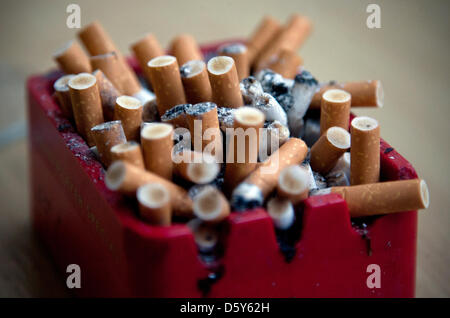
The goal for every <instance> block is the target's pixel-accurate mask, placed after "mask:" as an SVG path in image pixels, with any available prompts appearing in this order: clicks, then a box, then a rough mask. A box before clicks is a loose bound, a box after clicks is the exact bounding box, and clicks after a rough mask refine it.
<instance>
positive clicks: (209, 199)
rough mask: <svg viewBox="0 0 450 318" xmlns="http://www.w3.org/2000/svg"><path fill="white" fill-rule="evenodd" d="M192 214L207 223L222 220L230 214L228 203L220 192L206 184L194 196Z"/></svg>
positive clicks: (215, 222)
mask: <svg viewBox="0 0 450 318" xmlns="http://www.w3.org/2000/svg"><path fill="white" fill-rule="evenodd" d="M193 208H194V215H195V216H197V217H198V218H199V219H200V220H202V221H203V222H205V223H208V224H217V223H219V222H222V221H223V220H224V219H225V218H227V217H228V216H229V215H230V204H229V203H228V200H227V199H226V198H225V196H224V195H223V193H222V192H220V191H219V190H217V189H216V188H215V187H213V186H206V187H205V188H203V189H202V190H200V192H199V193H198V194H197V195H196V196H195V197H194V205H193Z"/></svg>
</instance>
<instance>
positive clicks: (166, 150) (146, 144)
mask: <svg viewBox="0 0 450 318" xmlns="http://www.w3.org/2000/svg"><path fill="white" fill-rule="evenodd" d="M141 144H142V150H143V153H144V162H145V168H146V169H147V170H148V171H150V172H153V173H155V174H157V175H159V176H161V177H163V178H166V179H167V180H172V171H173V161H172V148H173V126H172V125H169V124H165V123H149V124H146V125H145V126H144V128H143V129H142V131H141Z"/></svg>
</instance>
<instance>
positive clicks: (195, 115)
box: [186, 102, 223, 159]
mask: <svg viewBox="0 0 450 318" xmlns="http://www.w3.org/2000/svg"><path fill="white" fill-rule="evenodd" d="M186 120H187V124H188V127H189V130H190V132H191V140H192V145H193V146H194V150H196V151H202V152H208V153H209V154H211V155H213V156H216V157H217V158H219V159H221V158H222V155H223V153H222V152H223V150H222V135H221V132H220V126H219V118H218V115H217V105H216V104H214V103H211V102H206V103H198V104H195V105H191V106H190V107H188V108H186ZM196 121H201V122H200V123H201V127H198V128H197V129H195V126H196ZM200 123H198V122H197V125H199V124H200ZM208 133H209V134H211V136H210V138H207V136H206V135H207V134H208ZM208 137H209V136H208ZM210 144H211V145H213V146H214V147H213V149H211V151H209V150H210V149H209V147H208V145H210ZM207 147H208V149H207Z"/></svg>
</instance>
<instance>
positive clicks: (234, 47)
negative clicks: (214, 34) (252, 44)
mask: <svg viewBox="0 0 450 318" xmlns="http://www.w3.org/2000/svg"><path fill="white" fill-rule="evenodd" d="M246 50H247V47H246V46H245V45H244V44H241V43H230V44H226V45H224V46H222V47H220V48H219V50H218V51H219V52H220V53H222V54H239V53H242V52H245V51H246Z"/></svg>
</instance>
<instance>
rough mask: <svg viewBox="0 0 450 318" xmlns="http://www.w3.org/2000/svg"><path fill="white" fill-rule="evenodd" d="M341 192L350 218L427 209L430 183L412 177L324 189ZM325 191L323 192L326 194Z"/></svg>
mask: <svg viewBox="0 0 450 318" xmlns="http://www.w3.org/2000/svg"><path fill="white" fill-rule="evenodd" d="M324 190H327V191H326V192H328V193H330V192H331V193H337V194H340V195H341V196H342V197H343V198H344V199H345V201H347V205H348V209H349V212H350V216H351V217H363V216H370V215H378V214H388V213H395V212H401V211H411V210H419V209H426V208H428V205H429V193H428V186H427V184H426V183H425V181H424V180H421V179H411V180H399V181H388V182H377V183H370V184H361V185H355V186H348V187H333V188H328V189H324ZM324 190H322V192H320V194H324V193H325V191H324Z"/></svg>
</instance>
